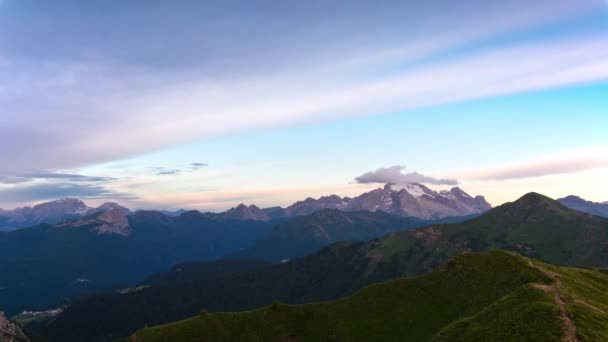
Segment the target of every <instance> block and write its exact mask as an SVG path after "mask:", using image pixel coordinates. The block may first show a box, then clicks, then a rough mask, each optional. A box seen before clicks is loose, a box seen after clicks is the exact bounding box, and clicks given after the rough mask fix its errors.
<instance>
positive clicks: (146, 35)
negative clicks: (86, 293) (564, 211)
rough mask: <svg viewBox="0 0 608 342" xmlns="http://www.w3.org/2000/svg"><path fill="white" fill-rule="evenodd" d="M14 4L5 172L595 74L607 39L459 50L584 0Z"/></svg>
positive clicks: (1, 68)
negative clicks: (100, 14) (377, 4)
mask: <svg viewBox="0 0 608 342" xmlns="http://www.w3.org/2000/svg"><path fill="white" fill-rule="evenodd" d="M22 3H23V2H21V1H11V2H8V3H7V4H6V5H5V6H3V11H2V12H0V16H1V17H0V19H1V20H0V51H2V54H1V55H0V108H2V117H0V169H3V170H11V171H14V170H15V169H17V170H23V169H46V170H48V169H65V168H69V167H75V166H81V165H85V164H95V163H100V162H104V161H110V160H116V159H118V158H124V157H129V156H133V155H136V154H139V153H143V152H148V151H151V150H154V149H158V148H163V147H167V146H172V145H175V144H180V143H183V142H187V141H192V140H193V139H205V138H211V137H214V136H217V135H225V134H234V133H237V132H242V131H247V130H256V129H267V128H272V127H280V126H284V125H297V124H301V123H309V122H316V121H323V120H338V119H343V118H349V117H357V116H366V115H378V114H383V113H386V112H393V111H402V110H408V109H412V108H417V107H423V106H432V105H436V104H440V103H447V102H454V101H462V100H466V99H475V98H480V97H485V96H495V95H502V94H511V93H516V92H523V91H528V90H535V89H544V88H549V87H558V86H563V85H572V84H578V83H583V82H592V81H596V80H601V79H606V78H607V77H608V41H607V39H606V38H607V37H606V36H605V35H594V34H587V33H585V35H584V36H576V37H574V36H572V37H561V36H560V37H559V38H557V39H555V38H554V37H551V39H546V40H542V39H544V38H542V37H541V38H535V39H536V40H533V41H532V43H530V44H528V45H526V44H522V43H520V42H512V41H507V42H506V43H501V44H485V45H484V44H479V45H480V46H481V47H479V48H476V49H468V48H467V47H471V46H475V45H476V44H477V43H480V42H481V43H483V42H484V41H487V40H490V39H492V38H494V37H501V35H502V34H505V33H514V32H516V33H517V32H521V30H525V29H530V28H538V27H539V26H540V27H542V25H545V24H551V23H554V22H556V21H559V20H562V19H567V18H569V17H573V16H577V15H582V14H586V13H592V12H593V11H594V10H595V9H597V8H598V7H599V6H604V5H603V4H601V3H598V2H597V1H595V2H594V1H592V0H581V1H570V0H538V1H535V2H534V4H531V3H530V2H529V1H523V0H513V1H507V2H504V1H503V2H492V1H473V0H471V1H465V2H459V3H458V4H455V3H454V2H453V1H448V0H431V1H430V2H429V4H428V5H426V3H425V6H417V5H415V2H410V1H396V2H389V3H386V4H384V5H383V6H376V5H373V4H370V3H369V2H366V1H360V2H357V1H354V2H347V3H348V5H347V6H345V5H343V4H345V3H342V2H324V1H321V2H318V3H316V5H314V6H312V5H309V3H308V2H307V3H306V4H303V3H302V4H298V2H289V1H288V2H284V1H277V2H274V1H268V2H263V3H262V4H256V5H255V6H254V5H252V4H250V3H249V2H246V1H244V2H242V3H240V4H238V5H236V4H230V3H225V2H218V3H211V2H179V3H180V5H176V4H175V3H174V2H167V1H155V2H154V3H155V4H154V5H153V6H146V10H142V8H141V4H138V2H112V1H110V2H81V1H68V0H66V1H62V2H61V3H62V5H57V6H55V5H51V4H46V3H45V2H37V3H27V4H26V5H21V4H22ZM99 6H104V7H103V11H104V13H107V14H108V15H107V16H99V15H98V13H99V11H100V10H101V8H100V7H99ZM252 7H255V10H248V9H252ZM437 8H446V10H445V11H440V12H438V11H437V10H436V9H437ZM67 18H69V20H68V19H67ZM176 18H179V19H176ZM472 18H474V20H472ZM269 23H271V24H269ZM134 27H135V28H137V29H133V28H134ZM455 28H456V29H455ZM48 32H53V35H52V36H51V38H49V35H48ZM446 32H447V34H446ZM17 33H18V34H17ZM85 33H86V34H85ZM142 41H145V42H147V43H146V44H141V42H142ZM59 47H61V48H59ZM460 50H466V53H459V54H456V55H458V56H459V57H457V58H454V57H451V58H446V56H450V55H451V53H452V52H454V51H460ZM452 55H453V54H452ZM345 56H348V57H345ZM406 66H409V67H406ZM117 122H120V125H117V124H116V123H117ZM66 132H70V134H66Z"/></svg>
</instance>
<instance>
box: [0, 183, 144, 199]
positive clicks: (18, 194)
mask: <svg viewBox="0 0 608 342" xmlns="http://www.w3.org/2000/svg"><path fill="white" fill-rule="evenodd" d="M66 197H76V198H80V199H108V200H118V201H120V200H136V199H137V198H138V197H137V196H136V195H134V194H129V193H124V192H119V191H115V190H111V189H108V188H107V187H105V186H101V185H92V184H76V183H41V184H31V185H25V186H16V187H10V188H0V202H6V203H16V202H36V201H46V200H55V199H58V198H66Z"/></svg>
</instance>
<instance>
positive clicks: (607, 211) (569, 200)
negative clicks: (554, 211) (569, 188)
mask: <svg viewBox="0 0 608 342" xmlns="http://www.w3.org/2000/svg"><path fill="white" fill-rule="evenodd" d="M557 201H558V202H559V203H561V204H563V205H565V206H566V207H568V208H572V209H574V210H578V211H582V212H584V213H587V214H591V215H597V216H602V217H608V202H604V203H597V202H591V201H587V200H584V199H582V198H580V197H578V196H572V195H570V196H567V197H564V198H560V199H558V200H557Z"/></svg>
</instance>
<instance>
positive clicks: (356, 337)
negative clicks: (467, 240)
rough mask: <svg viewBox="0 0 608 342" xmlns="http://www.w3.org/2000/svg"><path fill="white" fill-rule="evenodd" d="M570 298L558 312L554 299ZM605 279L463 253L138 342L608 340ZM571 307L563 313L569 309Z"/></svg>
mask: <svg viewBox="0 0 608 342" xmlns="http://www.w3.org/2000/svg"><path fill="white" fill-rule="evenodd" d="M538 284H543V285H542V286H541V287H543V288H550V289H555V291H556V292H555V293H558V294H559V295H560V296H561V297H562V298H563V299H564V300H565V309H564V311H563V312H562V311H561V310H560V306H559V305H558V303H557V302H556V299H555V297H554V295H553V292H547V291H544V290H543V289H541V288H539V285H538ZM607 284H608V276H606V275H604V274H602V273H601V272H597V271H594V270H583V269H571V268H559V267H555V266H550V265H546V264H543V263H541V262H537V261H534V262H533V263H532V261H529V260H528V259H526V258H523V257H520V256H517V255H514V254H511V253H507V252H503V251H491V252H487V253H482V254H473V253H466V254H462V255H459V256H457V257H455V258H453V259H451V260H450V261H449V262H448V263H447V264H445V265H443V266H441V267H439V268H438V269H436V270H435V271H433V272H431V273H428V274H426V275H423V276H420V277H415V278H408V279H401V280H395V281H391V282H387V283H382V284H377V285H372V286H369V287H367V288H365V289H363V290H361V291H358V292H357V293H355V294H354V295H353V296H351V297H348V298H345V299H341V300H337V301H333V302H325V303H314V304H305V305H282V304H273V305H270V306H268V307H264V308H262V309H258V310H254V311H247V312H240V313H209V314H202V315H199V316H197V317H194V318H191V319H188V320H184V321H180V322H176V323H172V324H168V325H164V326H159V327H154V328H148V329H144V330H141V331H139V332H137V333H136V340H137V341H175V340H179V341H236V340H238V341H344V340H347V341H397V340H398V341H403V340H410V341H428V340H433V341H487V340H495V341H496V340H498V341H500V340H504V341H507V340H508V341H511V340H522V341H523V340H525V341H559V340H560V339H562V338H563V336H564V334H565V333H566V329H565V324H564V322H563V321H562V315H563V314H566V315H568V317H570V319H571V320H572V321H573V322H574V323H575V324H576V329H577V330H576V333H577V334H578V336H579V338H580V339H582V340H591V341H593V340H606V339H607V338H608V335H607V334H608V327H607V326H606V324H607V323H606V322H608V317H607V316H606V312H608V307H607V305H608V285H607ZM566 309H567V313H566V311H565V310H566Z"/></svg>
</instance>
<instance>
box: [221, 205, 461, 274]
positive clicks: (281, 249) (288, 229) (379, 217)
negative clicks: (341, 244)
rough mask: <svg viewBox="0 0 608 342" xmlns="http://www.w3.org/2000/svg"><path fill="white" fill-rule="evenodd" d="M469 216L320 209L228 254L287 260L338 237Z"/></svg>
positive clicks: (373, 235) (370, 234) (364, 236)
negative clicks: (436, 217) (426, 217)
mask: <svg viewBox="0 0 608 342" xmlns="http://www.w3.org/2000/svg"><path fill="white" fill-rule="evenodd" d="M471 217H472V216H456V217H449V218H443V219H440V220H421V219H417V218H413V217H402V216H396V215H392V214H388V213H386V212H384V211H341V210H338V209H321V210H319V211H316V212H313V213H311V214H309V215H306V216H298V217H295V218H293V219H291V220H287V221H286V222H284V223H281V224H279V225H278V226H276V227H275V228H274V229H273V230H272V233H270V235H269V236H268V237H267V238H265V239H263V240H261V241H258V242H256V244H255V245H254V246H251V247H249V248H246V249H245V250H243V251H242V252H239V253H237V254H235V255H234V256H231V258H236V259H260V260H268V261H275V262H278V261H286V260H288V259H292V258H296V257H302V256H305V255H308V254H312V253H314V252H316V251H318V250H319V249H321V248H322V247H325V246H327V245H329V244H331V243H334V242H338V241H351V242H357V241H367V240H371V239H374V238H377V237H380V236H382V235H385V234H388V233H392V232H397V231H404V230H407V229H411V228H417V227H422V226H426V225H430V224H435V223H439V222H462V221H465V220H467V219H469V218H471Z"/></svg>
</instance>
